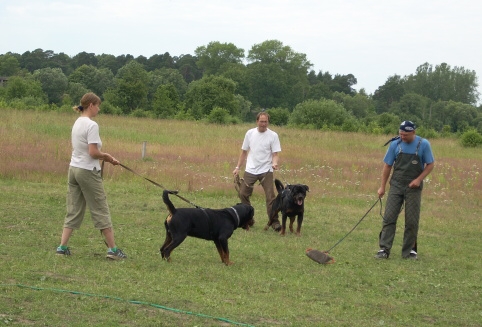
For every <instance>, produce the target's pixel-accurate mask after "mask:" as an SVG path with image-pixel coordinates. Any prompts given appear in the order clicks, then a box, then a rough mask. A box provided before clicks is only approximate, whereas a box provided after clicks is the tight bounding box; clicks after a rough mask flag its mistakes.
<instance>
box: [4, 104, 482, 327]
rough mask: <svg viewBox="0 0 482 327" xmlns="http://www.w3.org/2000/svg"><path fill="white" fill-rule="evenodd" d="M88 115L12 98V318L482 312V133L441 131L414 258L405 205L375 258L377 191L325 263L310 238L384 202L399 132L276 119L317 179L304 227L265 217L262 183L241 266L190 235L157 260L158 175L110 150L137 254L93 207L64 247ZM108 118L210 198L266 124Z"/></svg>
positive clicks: (120, 214)
mask: <svg viewBox="0 0 482 327" xmlns="http://www.w3.org/2000/svg"><path fill="white" fill-rule="evenodd" d="M76 118H77V116H76V115H75V114H74V113H72V114H66V113H56V112H35V111H15V110H6V109H2V110H0V139H1V144H0V194H1V196H0V325H12V326H236V325H240V326H482V304H481V303H482V274H481V273H480V272H481V271H482V260H481V255H480V253H481V252H480V251H481V248H482V238H481V235H482V223H481V221H482V218H481V217H482V206H481V200H482V197H481V195H480V194H481V191H482V181H481V177H480V170H481V166H482V150H481V149H480V148H477V149H466V148H462V147H461V146H460V145H459V143H458V141H457V140H456V139H435V140H430V141H431V143H432V147H433V151H434V155H435V157H436V165H435V169H434V171H433V172H432V174H431V175H430V176H429V178H428V180H427V181H426V183H425V188H424V195H423V203H422V219H421V227H420V233H419V258H420V259H419V260H418V261H410V260H403V259H401V255H400V252H401V238H402V237H401V235H402V231H403V212H402V214H401V219H400V223H399V227H398V232H397V236H396V239H395V245H394V248H393V252H392V256H391V257H390V259H389V260H385V261H377V260H375V259H373V255H374V254H375V252H376V251H377V249H378V247H377V238H378V233H379V231H380V227H381V217H380V206H379V205H378V204H377V205H376V206H375V207H374V209H373V210H372V211H370V213H368V214H367V216H366V217H365V219H364V220H363V221H362V222H361V223H360V225H358V227H357V228H356V229H355V230H354V231H353V233H351V234H350V235H349V236H348V237H347V238H346V239H345V240H344V241H343V242H341V243H340V244H339V245H338V246H337V247H336V248H335V249H334V250H333V251H332V252H331V255H332V256H334V258H335V260H336V263H335V264H333V265H327V266H324V265H319V264H317V263H315V262H314V261H311V260H310V259H309V258H307V257H306V255H305V249H306V248H308V247H312V248H316V249H319V250H327V249H328V248H330V247H331V246H332V245H334V244H335V243H336V242H337V241H338V240H340V239H341V238H342V237H343V236H345V235H346V233H348V232H349V231H350V230H351V229H352V227H353V226H354V225H355V224H356V223H357V222H358V221H359V220H360V218H361V217H362V216H363V215H364V214H365V213H366V212H367V210H368V209H369V208H370V207H371V206H372V205H373V204H374V203H375V202H376V200H377V197H376V192H377V189H378V186H379V182H380V178H379V177H380V174H381V166H382V162H381V160H382V158H383V155H384V153H385V151H386V148H384V147H382V145H383V144H384V143H385V141H386V140H387V139H388V138H389V137H390V136H374V135H364V134H350V133H334V132H321V131H302V130H294V129H288V128H279V127H276V126H271V127H272V129H274V130H275V131H277V132H278V134H279V135H280V139H281V145H282V149H283V151H282V153H281V155H280V158H281V160H280V164H281V170H280V171H278V172H276V173H275V174H276V177H277V178H279V179H281V180H282V181H283V182H285V183H287V182H289V183H303V184H307V185H308V186H309V187H310V192H309V194H308V197H307V201H306V213H305V221H304V223H303V228H302V236H301V237H296V236H294V235H291V234H289V233H288V235H286V236H285V237H280V236H279V235H278V234H277V233H275V232H273V231H271V230H270V231H263V226H264V224H265V223H266V221H267V218H266V215H265V214H264V212H265V208H264V197H263V192H262V189H261V187H260V186H256V188H255V192H254V195H253V198H252V200H253V201H252V202H253V205H254V207H255V209H256V217H255V218H256V224H255V225H254V226H253V229H251V230H250V231H249V232H246V231H244V230H236V231H235V232H234V234H233V236H232V237H231V239H230V242H229V243H230V252H231V260H232V261H234V263H235V264H234V265H232V266H224V265H223V264H222V263H221V261H220V259H219V256H218V254H217V251H216V249H215V246H214V244H213V243H212V242H207V241H203V240H198V239H194V238H188V239H186V241H185V242H184V243H183V244H181V246H179V247H178V248H177V249H176V250H175V251H174V252H173V253H172V262H171V263H167V262H166V261H163V260H161V258H160V255H159V253H158V251H159V247H160V245H161V244H162V242H163V240H164V228H163V221H164V218H165V217H166V214H167V213H166V208H165V206H164V204H163V203H162V199H161V193H162V189H161V188H158V187H156V186H154V185H152V184H150V183H148V182H147V181H145V180H143V179H142V178H140V177H139V176H136V175H134V174H132V173H130V172H129V171H127V170H125V169H122V168H120V167H113V166H110V165H109V166H107V167H106V169H105V173H104V185H105V189H106V192H107V196H108V201H109V204H110V209H111V213H112V217H113V221H114V228H115V232H116V241H117V243H118V245H119V246H120V247H121V248H122V249H123V250H124V251H125V252H126V254H127V255H128V256H129V258H128V259H127V260H125V261H121V262H117V261H116V262H113V261H107V260H106V259H105V251H106V249H105V245H104V244H103V240H102V238H101V237H100V235H99V232H98V231H96V230H94V228H93V227H92V223H91V221H90V216H89V215H87V216H86V220H85V221H84V224H83V226H82V228H81V229H80V230H79V231H76V232H75V233H74V235H73V237H72V238H71V240H70V243H69V246H70V248H71V251H72V253H73V255H72V256H70V257H58V256H56V255H55V248H56V246H57V245H58V243H59V241H60V233H61V230H62V223H63V217H64V215H65V196H66V191H67V185H66V178H67V169H68V163H69V160H70V151H71V147H70V129H71V126H72V124H73V122H74V121H75V119H76ZM96 121H98V122H99V125H100V133H101V137H102V140H103V143H104V147H103V150H105V151H106V152H109V153H111V154H112V155H114V156H115V157H116V158H117V159H119V160H120V161H121V162H122V163H123V164H125V165H127V166H128V167H130V168H132V169H134V170H135V171H137V172H138V173H139V174H141V175H142V176H145V177H147V178H150V179H152V180H154V181H156V182H159V183H161V184H162V185H164V186H165V187H166V188H170V189H178V190H180V192H181V193H180V194H181V195H182V196H184V197H185V198H187V199H189V200H190V201H192V202H193V203H195V204H197V205H200V206H202V207H211V208H223V207H228V206H231V205H233V204H235V203H236V202H238V199H237V196H236V193H235V190H234V187H233V178H232V174H231V172H232V170H233V168H234V166H235V164H236V161H237V158H238V156H239V152H240V147H241V142H242V139H243V136H244V133H245V132H246V130H247V129H248V128H251V127H254V125H246V124H245V125H235V126H215V125H207V124H204V123H200V122H179V121H167V120H162V121H161V120H150V119H136V118H125V117H112V116H106V115H105V116H102V115H101V116H99V117H98V118H96ZM394 132H396V131H394ZM143 142H147V143H146V144H147V153H146V157H145V158H144V159H142V158H141V151H142V143H143ZM173 202H174V203H175V205H176V206H178V207H182V206H190V205H189V204H187V203H185V202H182V201H180V200H179V199H177V198H173Z"/></svg>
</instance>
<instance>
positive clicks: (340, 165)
mask: <svg viewBox="0 0 482 327" xmlns="http://www.w3.org/2000/svg"><path fill="white" fill-rule="evenodd" d="M76 118H77V115H76V114H75V113H72V114H66V113H56V112H34V111H17V110H1V111H0V137H1V140H2V144H1V147H0V175H1V176H2V178H15V179H21V180H26V181H55V182H64V181H65V178H66V176H65V175H66V172H67V168H68V163H69V160H70V152H71V145H70V129H71V126H72V124H73V122H74V121H75V119H76ZM96 121H97V122H98V123H99V125H100V133H101V138H102V140H103V143H104V147H103V150H104V151H106V152H109V153H111V154H112V155H114V156H115V157H116V158H117V159H119V160H120V161H121V162H122V163H123V164H125V165H127V166H128V167H130V168H132V169H134V170H135V171H137V172H139V173H140V174H142V175H144V176H146V177H148V178H150V179H153V180H155V181H158V182H160V183H161V184H163V185H164V186H165V187H167V188H172V189H179V190H181V191H184V192H200V191H203V192H212V193H224V192H232V170H233V168H234V166H235V165H236V162H237V158H238V156H239V153H240V147H241V143H242V140H243V137H244V133H245V132H246V130H247V129H248V128H252V127H254V125H252V124H241V125H232V126H217V125H209V124H205V123H203V122H183V121H172V120H152V119H144V118H142V119H140V118H125V117H116V116H106V115H100V116H98V117H97V118H96ZM271 128H272V129H273V130H275V131H276V132H278V134H279V136H280V140H281V145H282V153H281V161H280V163H281V169H280V170H279V171H278V172H277V173H276V176H277V178H279V179H281V180H282V181H283V182H287V183H305V184H308V185H309V186H310V190H311V194H312V195H313V196H317V197H324V198H336V197H337V196H340V195H343V196H345V195H346V194H347V193H349V194H352V196H353V197H354V198H357V197H362V198H363V197H373V196H374V195H375V194H376V190H377V188H378V186H379V182H380V179H379V178H380V170H381V166H382V158H383V155H384V153H385V151H386V148H385V147H383V146H382V145H383V144H384V143H385V141H386V140H387V139H388V136H385V135H381V136H380V135H365V134H353V133H340V132H321V131H312V130H295V129H289V128H285V127H277V126H271ZM143 142H147V143H146V144H147V152H146V157H145V158H144V159H142V158H141V154H142V144H143ZM430 142H431V144H432V147H433V152H434V155H435V158H436V165H435V169H434V171H433V173H432V174H431V175H430V176H429V178H428V179H427V181H426V186H427V187H426V191H425V193H424V196H425V197H426V198H428V199H434V200H441V201H443V202H447V203H451V202H460V203H467V204H470V203H474V204H475V205H477V204H479V200H478V198H479V197H478V196H476V195H477V194H480V192H481V191H482V181H481V178H480V169H481V165H482V151H481V149H472V148H471V149H466V148H462V147H461V146H460V144H459V142H458V141H457V140H456V139H452V138H450V139H435V140H430ZM105 178H106V179H107V180H109V179H111V180H115V181H125V182H129V181H132V179H133V178H137V177H134V175H132V174H130V173H129V172H127V171H126V170H124V169H122V168H120V167H112V166H110V165H107V166H106V169H105ZM473 200H474V201H473Z"/></svg>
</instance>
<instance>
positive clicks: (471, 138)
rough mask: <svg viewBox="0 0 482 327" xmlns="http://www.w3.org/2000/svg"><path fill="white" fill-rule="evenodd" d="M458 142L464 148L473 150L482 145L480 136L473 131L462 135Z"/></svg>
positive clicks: (481, 136)
mask: <svg viewBox="0 0 482 327" xmlns="http://www.w3.org/2000/svg"><path fill="white" fill-rule="evenodd" d="M460 142H461V143H462V146H463V147H465V148H475V147H477V146H479V145H481V144H482V135H480V134H479V133H478V132H477V131H476V130H475V129H470V130H468V131H466V132H465V133H464V134H462V137H461V138H460Z"/></svg>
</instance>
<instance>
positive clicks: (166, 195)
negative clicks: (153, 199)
mask: <svg viewBox="0 0 482 327" xmlns="http://www.w3.org/2000/svg"><path fill="white" fill-rule="evenodd" d="M169 194H177V191H169V190H164V192H162V201H164V203H165V204H166V206H167V210H169V213H170V214H171V216H172V215H174V214H175V213H176V207H174V204H172V202H171V200H170V199H169Z"/></svg>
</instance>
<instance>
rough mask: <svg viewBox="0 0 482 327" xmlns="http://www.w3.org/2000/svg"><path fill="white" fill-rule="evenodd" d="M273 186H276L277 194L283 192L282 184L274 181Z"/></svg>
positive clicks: (276, 180)
mask: <svg viewBox="0 0 482 327" xmlns="http://www.w3.org/2000/svg"><path fill="white" fill-rule="evenodd" d="M274 185H276V190H277V191H278V193H281V192H283V190H284V189H285V187H284V185H283V183H281V181H280V180H279V179H275V180H274Z"/></svg>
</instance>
